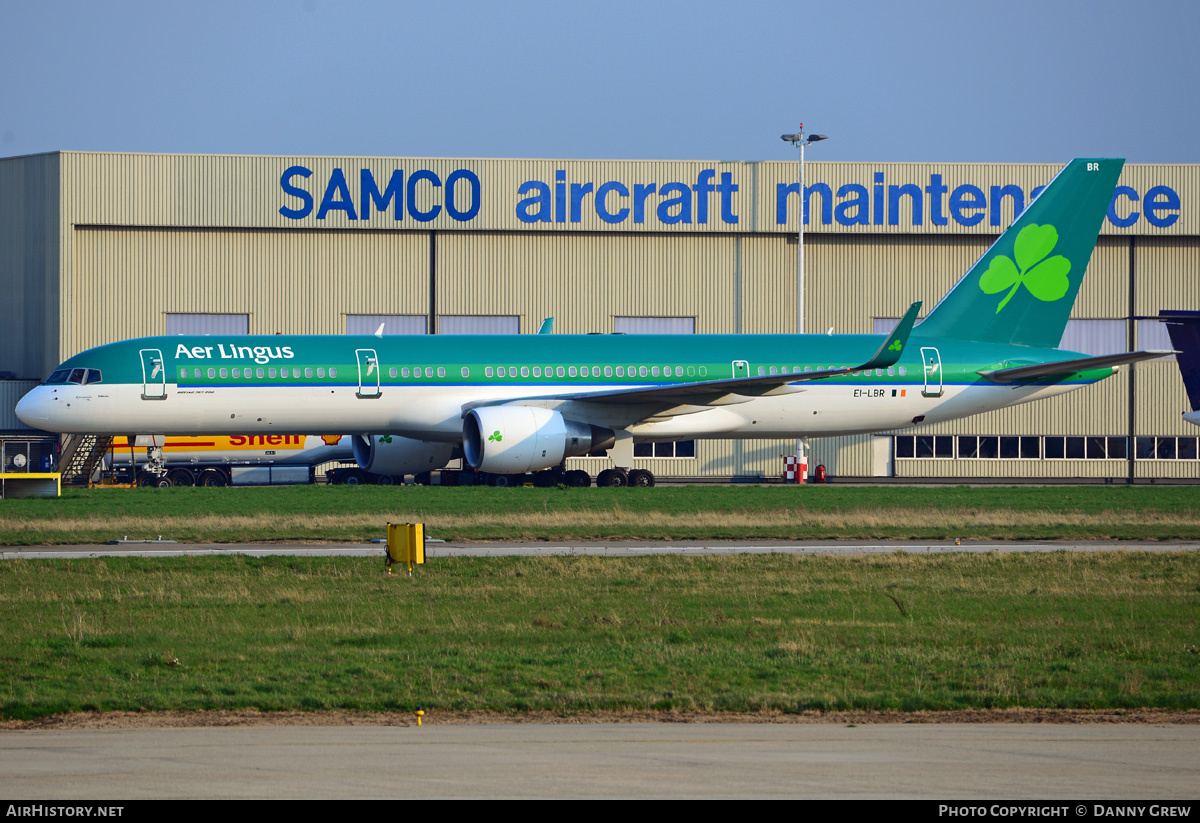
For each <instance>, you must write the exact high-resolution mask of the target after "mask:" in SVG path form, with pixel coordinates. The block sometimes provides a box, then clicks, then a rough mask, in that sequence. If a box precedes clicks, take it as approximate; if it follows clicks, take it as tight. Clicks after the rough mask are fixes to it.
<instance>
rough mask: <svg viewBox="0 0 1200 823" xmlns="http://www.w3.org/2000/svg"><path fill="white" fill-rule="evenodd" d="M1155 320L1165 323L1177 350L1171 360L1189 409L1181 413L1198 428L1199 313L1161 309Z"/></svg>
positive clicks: (1199, 378)
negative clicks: (1177, 364) (1175, 366)
mask: <svg viewBox="0 0 1200 823" xmlns="http://www.w3.org/2000/svg"><path fill="white" fill-rule="evenodd" d="M1158 319H1159V320H1162V321H1164V322H1165V323H1166V324H1167V333H1168V334H1170V335H1171V345H1173V346H1174V347H1175V348H1176V349H1177V351H1176V352H1175V359H1176V360H1177V361H1178V363H1179V374H1180V376H1181V377H1183V387H1184V388H1185V389H1186V390H1187V396H1188V402H1189V403H1191V406H1192V410H1191V411H1190V412H1184V413H1183V419H1184V420H1186V421H1187V422H1189V423H1195V424H1196V425H1197V426H1200V311H1185V310H1182V309H1163V310H1162V311H1160V312H1159V313H1158Z"/></svg>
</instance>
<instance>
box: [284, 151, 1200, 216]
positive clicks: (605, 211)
mask: <svg viewBox="0 0 1200 823" xmlns="http://www.w3.org/2000/svg"><path fill="white" fill-rule="evenodd" d="M312 174H313V172H312V170H310V169H308V168H306V167H304V166H290V167H288V168H287V169H285V170H284V172H283V174H282V175H281V176H280V178H279V186H280V188H281V190H282V191H283V194H284V195H286V196H287V197H290V198H294V199H295V201H297V202H291V203H288V204H286V205H283V206H281V207H280V208H279V213H280V214H281V215H283V216H284V217H287V218H290V219H292V220H300V219H303V218H306V217H309V216H311V215H313V212H314V210H315V212H316V219H318V220H324V219H326V218H327V217H328V215H329V214H330V212H341V213H342V214H343V215H344V216H345V218H346V219H349V220H369V219H370V218H371V212H372V208H374V210H375V211H377V212H379V213H381V214H383V213H386V212H388V211H389V210H390V211H391V213H392V219H393V220H397V221H399V220H404V219H406V217H411V218H412V219H413V220H415V221H417V222H419V223H428V222H430V221H432V220H435V219H437V218H438V216H440V215H441V213H442V211H443V209H444V210H445V212H446V214H447V215H449V216H450V217H451V218H452V219H454V220H455V221H457V222H460V223H466V222H470V221H471V220H473V219H475V217H477V216H478V214H479V211H480V207H481V204H482V184H481V182H480V180H479V177H478V175H476V174H475V173H474V172H473V171H471V170H469V169H456V170H455V171H453V172H451V173H450V174H449V175H447V176H446V179H445V180H442V179H441V178H440V177H439V176H438V174H437V173H435V172H433V171H430V170H428V169H418V170H416V171H413V172H410V173H408V174H407V175H406V174H405V171H404V169H395V170H393V171H392V172H391V175H390V176H389V177H388V179H387V181H386V183H384V184H383V185H380V183H379V181H378V180H377V179H376V177H375V174H374V172H372V171H371V170H370V169H361V170H360V171H359V174H358V179H357V183H358V185H357V190H356V191H357V196H356V192H355V190H354V189H353V187H352V186H351V183H350V181H349V180H348V179H347V176H346V174H345V172H344V171H343V170H342V169H340V168H335V169H333V171H332V172H331V173H330V175H329V179H328V180H327V181H325V184H324V186H322V187H320V192H321V194H320V199H319V201H318V199H317V195H316V191H317V189H310V188H309V187H308V186H307V184H306V181H307V180H308V178H310V177H312ZM352 177H353V176H352ZM1042 188H1043V187H1042V186H1038V187H1037V188H1034V189H1033V190H1032V191H1030V192H1029V193H1028V197H1026V193H1025V191H1024V190H1023V189H1021V187H1020V186H1017V185H1013V184H1010V185H1005V186H990V187H989V188H988V190H987V191H984V190H983V189H982V188H980V187H979V186H975V185H972V184H970V183H966V184H963V185H960V186H956V187H955V188H953V189H951V188H950V187H949V186H948V185H946V184H945V183H944V182H943V181H942V175H940V174H930V175H929V180H928V183H927V184H926V185H923V186H922V185H921V184H919V183H912V182H908V183H899V184H897V183H888V182H887V181H886V179H885V175H884V173H883V172H881V171H877V172H874V174H873V175H872V182H871V185H870V186H864V185H862V184H859V183H847V184H845V185H843V186H841V187H839V188H838V190H837V192H836V193H835V192H834V191H833V189H832V188H831V187H830V186H829V184H827V183H813V184H811V185H806V186H805V187H804V222H805V224H806V225H812V224H814V223H819V224H820V225H823V226H829V225H833V224H835V223H836V224H837V225H840V226H870V225H875V226H882V225H889V226H896V225H899V224H900V220H901V219H902V218H905V217H906V218H907V220H909V221H911V223H912V225H914V226H922V225H925V224H926V222H928V223H929V224H930V225H933V226H945V225H948V224H949V223H950V221H954V223H956V224H958V225H960V226H975V225H978V224H980V223H982V222H983V221H984V220H987V221H988V225H990V226H996V227H999V226H1001V225H1002V222H1003V217H1002V210H1003V208H1004V206H1005V203H1006V201H1007V203H1008V205H1009V206H1010V207H1011V209H1012V213H1013V216H1014V217H1015V216H1016V215H1019V214H1020V213H1021V212H1022V211H1024V209H1025V206H1026V205H1027V204H1028V202H1029V201H1030V200H1032V199H1033V198H1034V197H1037V195H1038V194H1039V193H1040V192H1041V190H1042ZM738 190H739V187H738V184H737V183H735V182H734V181H733V174H732V173H731V172H728V171H723V172H720V173H719V174H718V172H717V171H716V170H715V169H711V168H710V169H701V170H700V171H699V172H698V173H697V175H696V179H695V182H690V181H689V182H681V181H669V182H665V183H661V184H660V183H658V182H657V181H640V182H634V183H632V184H630V183H627V182H623V181H620V180H606V181H602V182H599V183H597V182H596V181H586V180H583V181H571V180H568V179H567V172H566V171H565V170H562V169H559V170H557V171H555V173H554V180H553V181H544V180H536V179H535V180H526V181H525V182H523V183H521V184H520V185H518V186H517V190H516V198H517V199H516V203H515V206H514V214H515V216H516V218H517V219H518V220H520V221H521V222H522V223H527V224H536V223H561V224H569V223H581V222H583V220H584V215H585V213H587V212H594V213H595V214H596V216H597V217H598V218H599V219H600V220H602V221H603V222H605V223H608V224H610V225H619V224H622V223H629V222H632V223H634V224H637V225H641V224H644V223H645V222H646V217H647V215H652V216H653V217H655V218H657V220H658V222H659V223H661V224H663V225H668V226H670V225H678V224H700V225H706V224H708V223H709V222H710V217H711V219H712V222H720V223H722V224H724V225H736V224H737V223H738V215H737V214H736V213H735V198H734V195H735V194H737V192H738ZM799 194H800V186H799V184H798V183H779V184H777V185H776V193H775V222H776V224H777V225H787V224H789V223H791V222H793V221H794V220H795V213H794V209H795V208H796V206H797V205H798V203H799V199H800V197H799ZM714 200H715V202H713V201H714ZM419 203H425V204H427V205H426V206H425V207H422V206H421V205H419ZM1180 208H1181V203H1180V197H1179V193H1178V192H1177V191H1175V190H1174V189H1172V188H1171V187H1170V186H1163V185H1158V186H1153V187H1152V188H1150V189H1149V190H1148V191H1146V193H1145V194H1144V195H1142V194H1140V193H1139V192H1138V191H1136V190H1135V189H1133V188H1132V187H1130V186H1118V187H1117V189H1116V192H1115V193H1114V194H1113V199H1112V202H1111V203H1110V204H1109V208H1108V221H1109V222H1110V223H1112V224H1113V225H1114V226H1117V227H1118V228H1128V227H1130V226H1132V225H1134V224H1135V223H1137V222H1138V221H1139V220H1141V219H1143V218H1144V219H1145V220H1146V222H1148V223H1149V224H1150V225H1152V226H1155V227H1157V228H1167V227H1169V226H1172V225H1174V224H1175V223H1176V222H1177V221H1178V220H1179V212H1180Z"/></svg>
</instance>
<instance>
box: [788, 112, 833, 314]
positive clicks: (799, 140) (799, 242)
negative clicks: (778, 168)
mask: <svg viewBox="0 0 1200 823" xmlns="http://www.w3.org/2000/svg"><path fill="white" fill-rule="evenodd" d="M779 138H780V139H781V140H783V142H785V143H791V144H792V145H793V146H796V147H798V148H799V149H800V209H799V211H800V219H799V220H798V221H797V222H798V223H799V224H800V228H799V230H798V231H797V233H796V257H797V261H796V295H797V297H796V300H797V306H796V312H797V314H796V333H797V334H803V333H804V147H805V146H807V145H808V144H810V143H816V142H817V141H819V140H825V139H827V138H826V136H825V135H823V134H805V133H804V124H803V123H801V124H800V131H798V132H797V133H796V134H781V135H779Z"/></svg>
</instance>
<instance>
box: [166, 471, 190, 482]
mask: <svg viewBox="0 0 1200 823" xmlns="http://www.w3.org/2000/svg"><path fill="white" fill-rule="evenodd" d="M167 477H168V478H170V480H171V485H172V486H194V485H196V477H195V475H193V474H192V473H191V472H190V471H188V470H187V469H176V470H175V471H173V472H171V473H170V474H168V475H167Z"/></svg>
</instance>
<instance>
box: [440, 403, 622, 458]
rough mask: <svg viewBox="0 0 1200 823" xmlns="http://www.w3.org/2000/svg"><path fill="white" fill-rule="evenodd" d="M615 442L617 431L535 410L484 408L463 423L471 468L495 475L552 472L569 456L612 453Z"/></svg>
mask: <svg viewBox="0 0 1200 823" xmlns="http://www.w3.org/2000/svg"><path fill="white" fill-rule="evenodd" d="M615 441H616V436H615V435H614V434H613V431H612V429H605V428H602V427H600V426H593V425H591V424H590V423H579V422H576V421H574V420H567V419H566V418H564V417H563V416H562V415H561V414H560V413H558V412H556V411H553V410H551V409H541V408H535V407H533V406H485V407H483V408H478V409H471V411H469V412H467V415H466V417H465V418H464V419H463V451H464V453H465V454H466V458H467V463H469V464H470V465H471V468H473V469H478V470H479V471H485V472H491V473H493V474H522V473H524V472H529V471H538V470H540V469H548V468H550V467H551V466H557V465H558V464H559V463H561V462H562V461H563V458H564V457H574V456H576V455H581V454H587V453H588V452H590V451H597V450H599V449H607V448H609V447H610V446H612V444H613V443H614V442H615Z"/></svg>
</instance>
